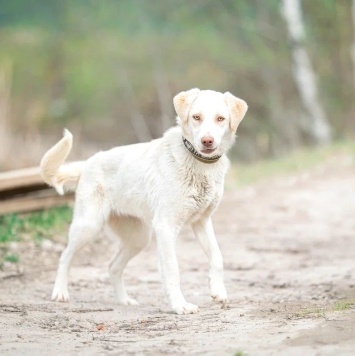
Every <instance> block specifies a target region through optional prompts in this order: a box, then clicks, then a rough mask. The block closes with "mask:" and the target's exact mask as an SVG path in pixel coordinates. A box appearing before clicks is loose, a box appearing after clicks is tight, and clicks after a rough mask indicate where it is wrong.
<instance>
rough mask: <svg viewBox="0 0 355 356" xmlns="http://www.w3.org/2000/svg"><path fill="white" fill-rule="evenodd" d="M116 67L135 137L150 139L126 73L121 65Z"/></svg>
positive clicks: (142, 139)
mask: <svg viewBox="0 0 355 356" xmlns="http://www.w3.org/2000/svg"><path fill="white" fill-rule="evenodd" d="M118 69H119V77H120V79H121V82H122V85H123V87H124V94H125V100H126V102H127V103H128V105H129V113H130V115H131V123H132V127H133V130H134V132H135V134H136V136H137V139H138V141H140V142H146V141H151V140H152V139H153V137H152V135H151V133H150V131H149V127H148V125H147V122H146V120H145V118H144V116H143V115H142V114H141V113H140V111H139V107H138V105H137V98H136V95H135V93H134V89H133V87H132V84H131V81H130V80H129V78H128V73H127V71H126V69H125V68H124V66H123V65H122V66H120V67H119V68H118Z"/></svg>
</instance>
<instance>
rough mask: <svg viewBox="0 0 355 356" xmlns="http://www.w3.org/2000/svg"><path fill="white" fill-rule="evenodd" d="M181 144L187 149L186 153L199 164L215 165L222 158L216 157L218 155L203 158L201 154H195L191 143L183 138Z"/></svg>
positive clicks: (195, 151)
mask: <svg viewBox="0 0 355 356" xmlns="http://www.w3.org/2000/svg"><path fill="white" fill-rule="evenodd" d="M182 142H183V143H184V145H185V147H186V148H187V149H188V151H189V152H190V153H191V154H192V155H193V156H194V157H195V158H196V159H197V160H198V161H200V162H203V163H215V162H217V161H218V160H219V159H220V158H221V157H222V156H218V155H216V156H212V157H207V156H203V155H202V154H201V153H199V152H197V150H196V149H195V147H194V146H193V145H192V143H191V142H190V141H188V140H187V139H186V138H185V137H184V136H183V137H182Z"/></svg>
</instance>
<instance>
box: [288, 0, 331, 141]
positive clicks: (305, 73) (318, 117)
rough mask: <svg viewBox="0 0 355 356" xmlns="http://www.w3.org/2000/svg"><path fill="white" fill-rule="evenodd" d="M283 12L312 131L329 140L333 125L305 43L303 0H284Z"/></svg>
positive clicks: (299, 86) (296, 81)
mask: <svg viewBox="0 0 355 356" xmlns="http://www.w3.org/2000/svg"><path fill="white" fill-rule="evenodd" d="M281 13H282V15H283V17H284V19H285V21H286V24H287V30H288V35H289V38H290V44H291V51H292V58H293V77H294V80H295V83H296V86H297V89H298V92H299V94H300V97H301V100H302V104H303V106H304V109H305V111H306V113H307V116H308V118H309V122H310V124H309V134H310V135H311V137H312V139H313V140H314V141H315V142H316V143H319V144H321V143H322V144H323V143H328V142H329V141H330V139H331V127H330V124H329V122H328V119H327V117H326V114H325V111H324V109H323V106H322V104H321V101H320V98H319V94H318V89H317V84H316V74H315V72H314V69H313V67H312V63H311V61H310V58H309V55H308V53H307V51H306V48H305V45H304V40H305V31H304V25H303V18H302V9H301V0H282V1H281Z"/></svg>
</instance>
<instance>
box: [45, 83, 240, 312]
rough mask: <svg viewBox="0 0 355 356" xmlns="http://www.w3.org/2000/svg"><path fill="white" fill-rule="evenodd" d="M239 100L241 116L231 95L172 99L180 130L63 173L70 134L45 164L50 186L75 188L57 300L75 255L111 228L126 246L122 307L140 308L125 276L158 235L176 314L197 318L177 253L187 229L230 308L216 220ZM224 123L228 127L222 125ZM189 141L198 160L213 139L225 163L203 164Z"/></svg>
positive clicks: (120, 261)
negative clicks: (206, 139) (179, 237)
mask: <svg viewBox="0 0 355 356" xmlns="http://www.w3.org/2000/svg"><path fill="white" fill-rule="evenodd" d="M233 98H234V100H235V104H236V105H239V106H238V107H239V108H240V105H243V110H244V109H245V110H244V111H243V113H242V114H240V113H238V112H237V111H235V110H234V108H233V105H234V104H231V101H230V100H231V94H229V93H225V94H221V93H217V92H214V91H209V90H208V91H200V90H198V89H193V90H190V91H187V92H182V93H180V94H178V95H177V96H176V97H175V98H174V105H175V108H176V111H177V113H178V115H179V118H178V122H179V126H177V127H174V128H172V129H170V130H168V131H167V132H166V133H165V134H164V136H163V137H162V138H160V139H157V140H153V141H151V142H149V143H139V144H135V145H129V146H122V147H117V148H114V149H111V150H109V151H106V152H99V153H97V154H95V155H94V156H93V157H91V158H90V159H88V160H87V161H85V162H77V163H74V164H72V165H64V166H62V164H63V163H64V160H65V158H66V157H67V155H68V153H69V151H70V148H71V134H70V133H69V132H67V131H66V132H65V135H64V137H63V139H62V140H61V141H59V143H58V144H57V145H55V146H54V147H53V148H51V149H50V150H49V151H48V152H47V153H46V155H45V156H44V158H43V160H42V162H41V170H42V174H43V177H44V179H45V181H46V182H47V183H49V184H50V185H54V186H57V190H59V191H61V189H63V188H64V189H66V188H67V185H68V184H69V186H70V187H71V188H76V203H75V209H74V218H73V222H72V224H71V226H70V231H69V243H68V246H67V248H66V249H65V250H64V252H63V253H62V256H61V258H60V264H59V268H58V274H57V278H56V282H55V286H54V289H53V294H52V300H58V301H68V300H69V294H68V272H69V267H70V263H71V261H72V258H73V257H74V254H75V253H76V252H77V251H78V249H80V248H81V247H82V246H83V245H84V244H86V243H87V242H89V241H91V240H92V239H94V238H95V236H97V235H98V234H99V233H100V232H101V231H103V230H104V228H107V229H108V230H109V232H110V233H112V234H114V235H116V236H117V237H118V238H119V241H120V248H119V251H118V252H117V254H116V255H115V256H114V257H113V259H112V261H111V263H110V276H111V279H112V283H113V285H114V289H115V293H116V297H117V300H118V302H119V303H121V304H125V305H136V304H137V302H136V301H135V300H133V299H132V298H130V297H129V296H128V295H127V292H126V289H125V286H124V283H123V279H122V274H123V270H124V268H125V267H126V264H127V263H128V261H129V260H130V259H131V258H132V257H134V256H135V255H136V254H138V253H139V252H140V251H141V250H142V249H143V248H144V247H145V246H147V245H148V243H149V242H150V239H151V236H152V234H153V233H154V234H155V236H156V240H157V247H158V255H159V256H158V257H159V267H160V268H159V269H160V271H161V276H162V282H163V285H164V288H165V291H166V294H167V297H168V300H169V303H170V306H171V308H172V309H173V310H174V311H175V312H176V313H178V314H187V313H196V312H197V311H198V307H197V306H196V305H193V304H190V303H188V302H187V301H186V300H185V298H184V296H183V295H182V293H181V290H180V277H179V269H178V262H177V259H176V252H175V241H176V238H177V235H178V233H179V232H180V230H181V228H182V227H183V226H184V225H185V224H186V223H188V224H191V225H192V227H193V230H194V232H195V234H196V236H197V237H198V239H199V240H200V242H201V245H202V247H203V249H204V251H205V253H206V254H207V257H208V259H209V265H210V268H209V283H210V292H211V296H212V297H213V298H214V299H215V300H217V301H220V302H225V301H227V292H226V289H225V287H224V283H223V260H222V255H221V252H220V250H219V247H218V244H217V241H216V238H215V234H214V231H213V226H212V222H211V215H212V213H213V212H214V211H215V209H216V208H217V206H218V204H219V202H220V199H221V197H222V194H223V182H224V176H225V173H226V171H227V169H228V167H229V161H228V159H227V157H226V156H225V153H226V151H227V150H228V149H229V148H230V147H231V145H232V144H233V142H234V133H235V132H234V131H235V129H236V126H237V125H238V124H239V122H240V121H241V119H242V118H243V116H244V114H245V112H246V108H247V106H246V104H245V102H244V101H242V100H241V99H238V98H235V97H233ZM227 99H228V100H227ZM231 105H232V106H231ZM244 105H245V106H244ZM238 110H239V109H238ZM196 113H198V114H199V115H200V116H201V120H199V121H198V122H197V121H196V120H195V119H193V115H195V114H196ZM241 115H242V116H241ZM219 116H223V117H224V118H225V120H224V121H222V122H220V121H218V120H217V118H218V117H219ZM183 135H184V137H185V138H186V139H188V140H189V141H190V142H191V143H192V144H193V145H194V146H195V149H196V150H197V151H199V152H200V153H201V151H202V150H203V148H204V147H203V145H202V144H201V139H202V137H204V136H206V135H208V136H211V137H213V138H214V146H213V148H215V151H214V152H213V154H212V155H217V154H218V155H222V157H221V158H220V159H219V161H217V162H216V163H212V164H205V163H203V162H200V161H198V160H197V159H196V158H195V157H193V156H192V155H191V153H190V152H189V151H188V150H187V149H186V147H185V146H184V144H183V142H182V136H183ZM206 156H208V155H206ZM58 187H59V188H58Z"/></svg>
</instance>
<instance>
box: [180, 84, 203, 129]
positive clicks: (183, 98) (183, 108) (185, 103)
mask: <svg viewBox="0 0 355 356" xmlns="http://www.w3.org/2000/svg"><path fill="white" fill-rule="evenodd" d="M199 92H200V89H197V88H195V89H190V90H188V91H182V92H181V93H179V94H178V95H176V96H175V97H174V107H175V111H176V113H177V115H178V116H179V118H180V119H181V120H182V122H183V123H186V122H187V115H188V113H189V107H190V105H191V104H192V103H193V102H194V100H195V99H196V98H197V95H198V93H199Z"/></svg>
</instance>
